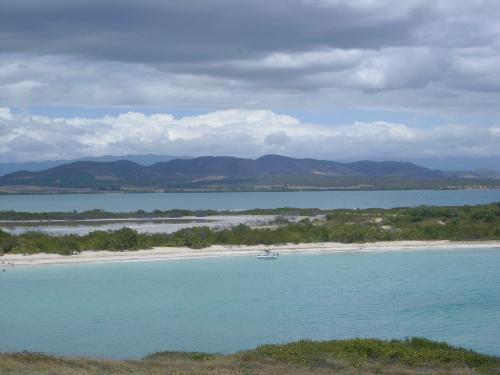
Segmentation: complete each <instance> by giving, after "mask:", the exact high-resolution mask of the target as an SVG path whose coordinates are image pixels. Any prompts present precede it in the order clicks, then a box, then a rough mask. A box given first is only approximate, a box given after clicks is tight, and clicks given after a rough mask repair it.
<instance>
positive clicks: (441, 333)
mask: <svg viewBox="0 0 500 375" xmlns="http://www.w3.org/2000/svg"><path fill="white" fill-rule="evenodd" d="M499 269H500V249H490V250H484V249H483V250H478V249H475V250H474V249H464V250H454V251H450V250H439V251H438V250H432V251H429V250H426V251H412V252H409V251H396V252H363V253H341V254H328V255H326V254H318V255H298V254H297V255H283V256H281V257H280V259H279V260H278V261H262V260H258V259H256V258H255V257H232V258H231V257H229V258H216V259H215V258H214V259H198V260H177V261H162V262H133V263H112V264H94V265H65V266H46V267H36V268H30V267H18V268H8V269H7V271H6V272H0V306H1V313H0V351H19V350H33V351H45V352H50V353H56V354H68V355H69V354H71V355H96V356H111V357H117V358H121V357H141V356H143V355H145V354H148V353H151V352H154V351H158V350H201V351H210V352H214V351H217V352H232V351H236V350H240V349H245V348H250V347H254V346H256V345H258V344H262V343H279V342H284V341H289V340H297V339H300V338H313V339H332V338H345V337H355V336H363V337H366V336H370V337H382V338H390V337H405V336H416V335H417V336H425V337H428V338H432V339H438V340H445V341H448V342H451V343H453V344H456V345H462V346H465V347H468V348H472V349H475V350H478V351H480V352H484V353H491V354H496V355H500V324H499V321H500V273H499Z"/></svg>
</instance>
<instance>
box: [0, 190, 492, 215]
mask: <svg viewBox="0 0 500 375" xmlns="http://www.w3.org/2000/svg"><path fill="white" fill-rule="evenodd" d="M498 201H500V189H492V190H400V191H321V192H318V191H316V192H315V191H301V192H259V193H256V192H254V193H138V194H60V195H0V210H16V211H37V212H40V211H42V212H43V211H71V210H77V211H83V210H90V209H93V208H101V209H103V210H106V211H115V212H125V211H135V210H146V211H151V210H155V209H159V210H168V209H173V208H184V209H193V210H198V209H199V210H205V209H214V210H244V209H251V208H276V207H301V208H312V207H315V208H324V209H329V208H369V207H379V208H390V207H408V206H417V205H421V204H427V205H440V206H449V205H464V204H481V203H491V202H498Z"/></svg>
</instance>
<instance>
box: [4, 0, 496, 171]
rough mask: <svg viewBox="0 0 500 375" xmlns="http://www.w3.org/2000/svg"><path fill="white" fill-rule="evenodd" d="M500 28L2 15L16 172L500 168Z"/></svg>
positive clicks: (274, 17) (466, 15) (285, 13)
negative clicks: (376, 163)
mask: <svg viewBox="0 0 500 375" xmlns="http://www.w3.org/2000/svg"><path fill="white" fill-rule="evenodd" d="M499 19H500V2H498V1H497V0H471V1H452V0H433V1H428V0H407V1H390V0H378V1H375V0H358V1H342V0H286V1H282V0H273V1H269V0H266V1H263V0H252V1H237V0H199V1H195V0H183V1H168V0H167V1H160V0H141V1H132V0H71V1H68V0H2V1H1V2H0V162H2V161H3V162H13V161H42V160H55V159H71V158H78V157H84V156H99V155H106V154H115V155H116V154H121V153H126V154H145V153H150V154H168V155H183V156H185V155H189V156H199V155H233V156H241V157H251V158H255V157H259V156H261V155H263V154H267V153H277V154H284V155H288V156H295V157H314V158H321V159H329V160H361V159H373V160H405V161H406V160H408V161H415V162H421V163H423V164H426V165H436V166H439V167H441V168H442V167H445V168H446V167H449V168H450V169H460V168H461V167H464V168H466V167H467V168H469V167H470V168H481V167H485V168H496V167H497V166H498V168H500V22H498V20H499ZM498 168H497V169H498Z"/></svg>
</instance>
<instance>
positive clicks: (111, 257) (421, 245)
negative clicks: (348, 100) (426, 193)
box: [0, 241, 500, 269]
mask: <svg viewBox="0 0 500 375" xmlns="http://www.w3.org/2000/svg"><path fill="white" fill-rule="evenodd" d="M460 248H462V249H463V248H475V249H476V248H477V249H485V248H490V249H497V250H500V241H476V242H465V241H464V242H453V241H391V242H375V243H353V244H344V243H335V242H325V243H304V244H287V245H273V246H266V245H257V246H221V245H217V246H211V247H208V248H205V249H189V248H185V247H156V248H154V249H152V250H138V251H104V250H103V251H83V252H82V253H80V254H77V255H71V256H64V255H58V254H34V255H22V254H7V255H4V256H0V268H4V269H5V268H7V267H10V266H38V265H47V264H68V263H100V262H131V261H154V260H170V259H190V258H210V257H220V256H241V255H257V254H260V253H262V251H264V250H269V251H278V252H279V253H280V255H286V254H307V253H335V252H351V251H398V250H399V251H400V250H433V249H450V250H453V249H460Z"/></svg>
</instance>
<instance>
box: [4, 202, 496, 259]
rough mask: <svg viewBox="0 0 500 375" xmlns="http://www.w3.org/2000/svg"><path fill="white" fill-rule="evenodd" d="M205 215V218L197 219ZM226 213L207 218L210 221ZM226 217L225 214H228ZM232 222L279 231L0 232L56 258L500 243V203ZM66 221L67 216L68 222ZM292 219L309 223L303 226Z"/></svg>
mask: <svg viewBox="0 0 500 375" xmlns="http://www.w3.org/2000/svg"><path fill="white" fill-rule="evenodd" d="M193 213H194V212H192V211H185V210H173V211H158V212H156V211H154V212H152V213H145V212H141V211H137V212H135V213H133V215H141V214H142V215H145V216H147V215H173V214H175V215H180V216H183V215H186V214H193ZM198 213H199V212H198ZM215 213H217V214H221V213H223V212H217V211H206V212H205V214H207V215H212V214H215ZM224 214H227V212H224ZM232 214H240V215H241V214H268V215H276V219H275V221H274V223H272V224H273V225H270V226H267V227H256V228H251V227H249V226H247V225H244V224H240V225H236V226H233V227H231V228H225V229H211V228H209V227H193V228H185V229H181V230H179V231H177V232H174V233H138V232H137V231H134V230H132V229H130V228H122V229H119V230H114V231H102V230H96V231H92V232H90V233H89V234H86V235H81V236H79V235H75V234H68V235H62V236H54V235H49V234H46V233H41V232H25V233H22V234H18V235H14V234H10V233H8V232H7V231H2V230H0V254H6V253H23V254H33V253H58V254H63V255H71V254H74V253H77V252H80V251H83V250H116V251H120V250H137V249H148V248H152V247H156V246H173V247H181V246H185V247H190V248H204V247H208V246H210V245H215V244H218V245H257V244H264V245H272V244H285V243H313V242H342V243H354V242H376V241H403V240H454V241H460V240H467V241H474V240H500V202H499V203H493V204H487V205H476V206H456V207H437V206H420V207H415V208H394V209H363V210H358V209H356V210H352V209H341V210H318V209H295V208H280V209H269V210H248V211H245V212H244V213H242V212H237V213H234V212H233V213H232ZM66 215H67V216H66ZM113 215H116V217H120V215H125V214H115V213H106V212H104V211H99V210H94V211H86V212H83V213H66V214H64V213H16V212H2V213H0V218H2V219H3V220H5V219H6V218H9V219H10V220H12V219H14V218H16V219H26V220H27V219H35V218H36V219H42V218H44V219H47V220H48V219H54V218H56V217H57V218H70V217H75V216H76V217H94V218H95V217H97V216H100V217H112V216H113ZM294 215H301V216H308V217H306V218H304V219H302V220H300V221H298V222H296V221H291V220H290V218H292V217H293V216H294Z"/></svg>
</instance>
